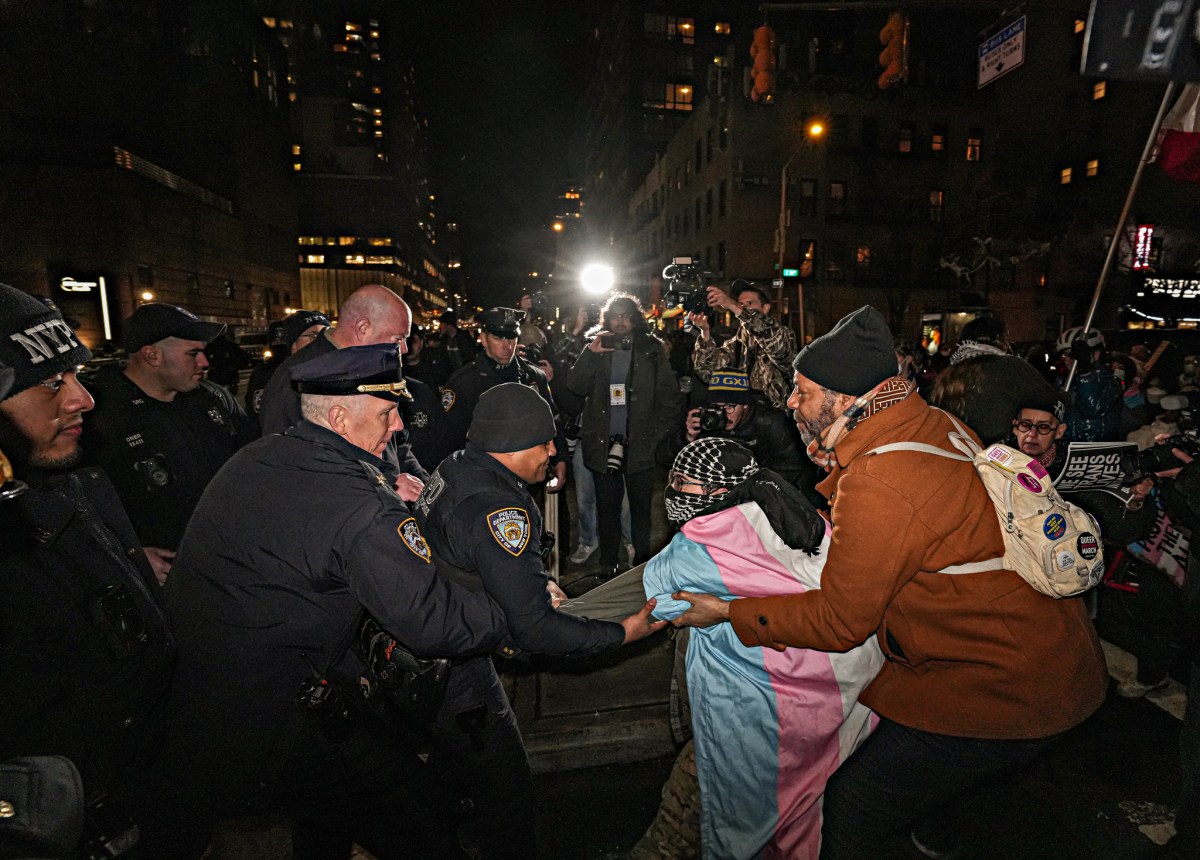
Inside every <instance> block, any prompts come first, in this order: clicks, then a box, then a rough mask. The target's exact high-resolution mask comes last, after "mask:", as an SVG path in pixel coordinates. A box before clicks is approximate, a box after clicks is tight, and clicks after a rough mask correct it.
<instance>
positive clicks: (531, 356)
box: [521, 343, 542, 364]
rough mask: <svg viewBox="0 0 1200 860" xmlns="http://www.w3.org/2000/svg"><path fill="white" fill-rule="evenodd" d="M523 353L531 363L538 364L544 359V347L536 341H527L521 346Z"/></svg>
mask: <svg viewBox="0 0 1200 860" xmlns="http://www.w3.org/2000/svg"><path fill="white" fill-rule="evenodd" d="M521 355H522V356H523V357H524V358H525V360H526V361H528V362H529V363H530V364H537V363H538V362H539V361H541V360H542V348H541V347H540V346H538V345H537V344H536V343H527V344H525V345H524V346H523V347H521Z"/></svg>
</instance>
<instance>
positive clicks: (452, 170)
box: [406, 0, 587, 307]
mask: <svg viewBox="0 0 1200 860" xmlns="http://www.w3.org/2000/svg"><path fill="white" fill-rule="evenodd" d="M412 5H413V7H415V8H414V10H413V12H412V14H411V15H407V16H406V22H408V23H409V24H410V25H412V26H415V27H417V28H418V30H419V33H420V37H419V43H420V44H423V45H424V46H425V47H424V49H423V50H421V51H419V52H418V53H417V55H416V58H415V62H416V74H417V87H418V90H417V91H418V97H419V99H420V104H419V106H418V109H419V110H422V111H423V112H424V114H425V115H427V116H428V117H429V121H430V128H429V144H430V153H429V156H430V166H431V168H432V171H433V180H434V186H435V188H437V189H438V191H437V193H438V195H439V200H438V202H439V206H438V213H439V217H441V218H442V219H443V220H457V221H458V223H459V224H460V230H461V232H462V242H463V271H464V273H465V274H466V277H467V290H468V291H469V293H470V295H471V297H472V298H473V299H474V300H475V301H476V302H477V303H479V304H482V305H483V306H484V307H487V306H488V304H489V303H493V304H494V303H497V302H501V301H506V302H508V301H514V300H515V299H516V298H517V293H518V291H519V290H520V288H521V287H520V282H521V279H522V277H523V276H524V275H525V274H526V273H527V272H529V271H531V270H535V269H538V268H539V267H540V268H543V269H544V268H545V265H544V264H545V259H544V257H543V256H542V255H543V254H544V249H545V247H546V246H547V245H548V241H547V240H548V235H547V233H546V224H547V222H548V221H549V219H550V217H551V216H552V214H553V212H554V209H555V197H556V195H557V194H558V193H559V191H560V186H561V185H562V184H563V183H564V182H566V181H569V180H571V179H574V178H577V174H575V173H574V172H573V169H572V165H571V161H570V157H569V156H570V153H569V148H570V147H569V144H570V139H571V133H572V130H573V127H574V122H575V117H576V114H577V104H578V101H579V99H580V98H581V97H582V93H583V88H584V86H585V84H586V80H587V69H586V68H585V67H584V61H583V60H584V56H585V53H586V51H585V45H586V42H585V23H584V17H585V8H586V4H585V3H583V2H579V0H569V2H563V3H544V2H529V0H517V2H507V3H495V4H486V5H485V4H480V3H475V2H463V0H450V2H438V3H416V4H412Z"/></svg>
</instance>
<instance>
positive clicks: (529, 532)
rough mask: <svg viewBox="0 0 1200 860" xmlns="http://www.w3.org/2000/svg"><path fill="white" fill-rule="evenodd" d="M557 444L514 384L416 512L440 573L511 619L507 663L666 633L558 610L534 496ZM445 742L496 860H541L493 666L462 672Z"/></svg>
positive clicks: (450, 696)
mask: <svg viewBox="0 0 1200 860" xmlns="http://www.w3.org/2000/svg"><path fill="white" fill-rule="evenodd" d="M555 433H556V430H555V426H554V416H553V415H552V414H551V412H550V407H549V406H548V405H547V403H546V401H545V400H543V399H542V398H541V397H540V396H539V395H538V393H537V392H536V391H535V390H534V389H532V388H529V387H527V386H524V385H521V384H519V383H513V382H510V383H501V384H500V385H497V386H495V387H493V388H490V389H488V390H487V391H486V392H484V393H483V394H482V395H481V396H480V397H479V403H478V405H477V406H476V407H475V410H474V416H473V417H472V420H471V427H470V431H469V432H468V434H467V444H466V448H465V449H464V450H462V451H458V452H456V453H454V454H452V455H451V456H450V457H448V458H447V459H446V460H444V461H442V464H441V465H440V466H439V467H438V468H437V470H436V471H435V472H434V473H433V475H432V476H431V477H430V479H429V483H428V484H427V485H426V486H425V490H424V491H423V492H422V493H421V496H420V498H419V499H418V500H417V504H416V514H417V518H418V521H419V522H420V524H421V527H422V531H423V532H424V533H425V535H426V536H427V537H428V540H429V543H430V546H431V547H432V548H433V552H434V556H435V558H436V559H437V563H438V570H439V571H441V572H444V573H446V575H447V576H448V577H452V578H454V579H457V580H459V581H461V582H463V584H464V585H466V586H468V587H469V588H472V589H483V590H485V591H486V593H487V594H488V595H490V596H491V598H492V599H493V600H495V601H496V602H497V603H498V604H499V605H500V606H501V608H503V610H504V614H505V616H506V617H507V619H508V629H509V632H510V634H511V635H512V638H513V646H515V648H514V647H509V648H506V649H504V650H503V651H502V652H501V653H503V654H504V655H505V656H512V655H513V654H514V653H515V649H516V648H519V649H522V650H524V651H532V652H540V653H545V654H558V655H564V656H575V657H578V656H584V655H587V654H594V653H597V652H600V651H605V650H608V649H611V648H616V647H618V646H619V645H621V644H622V643H624V642H631V641H634V640H636V639H641V638H642V637H644V636H646V635H648V634H649V633H651V632H652V631H653V630H655V629H658V628H659V627H661V626H662V624H661V623H653V624H652V623H651V621H650V617H649V613H650V611H651V610H652V609H653V606H654V601H650V602H649V603H647V604H646V605H645V606H644V607H643V608H642V611H641V612H639V613H637V614H635V615H631V616H629V617H628V618H626V619H625V620H624V621H623V622H622V623H621V624H616V623H613V622H609V621H591V620H586V619H583V618H578V617H576V616H573V615H568V614H566V613H561V612H558V611H557V610H556V609H554V607H553V605H552V601H553V600H554V598H552V596H551V594H550V593H549V592H548V590H547V583H548V582H549V580H548V579H547V577H546V574H545V573H544V572H543V567H542V557H541V553H540V552H539V550H540V549H541V548H542V547H543V540H542V539H543V537H544V535H543V533H542V521H541V515H540V513H539V511H538V508H537V506H536V505H535V504H534V503H533V498H532V497H531V496H530V495H529V485H530V484H536V483H538V482H540V481H542V480H544V479H545V477H546V470H547V468H548V464H549V462H550V459H551V458H552V457H553V456H554V441H553V440H554V436H555ZM555 591H556V592H557V587H555ZM557 593H558V594H559V595H560V596H561V592H557ZM434 731H435V733H436V734H437V735H438V737H439V738H440V739H441V740H443V741H445V742H446V743H447V744H448V747H449V754H450V756H451V758H452V760H454V761H455V762H456V764H457V765H458V766H457V768H456V770H458V771H460V772H461V773H463V774H464V775H465V776H466V779H467V783H468V784H467V788H468V790H469V791H470V792H471V793H472V794H473V796H474V799H475V801H476V802H477V803H478V804H479V808H480V828H481V831H482V832H481V838H480V843H481V844H482V846H483V848H484V850H485V853H486V854H487V856H495V857H513V858H517V857H521V858H527V857H533V856H534V855H535V852H534V843H533V816H532V814H531V813H532V800H533V798H532V791H533V786H532V779H531V776H530V772H529V763H528V761H527V759H526V756H525V747H524V743H523V742H522V740H521V733H520V730H519V729H518V728H517V722H516V718H515V717H514V715H513V712H512V709H511V708H510V707H509V704H508V699H507V697H506V696H505V695H504V688H503V687H502V686H501V684H500V680H499V678H498V677H497V676H496V670H495V668H494V667H493V665H492V662H491V660H490V659H489V658H487V657H477V658H475V659H472V660H469V661H467V662H465V663H463V664H461V665H458V666H455V667H454V669H453V671H452V672H451V675H450V687H449V689H448V690H447V695H446V701H445V703H444V704H443V706H442V710H441V712H440V713H439V715H438V717H437V720H436V723H435V726H434ZM456 739H457V742H456Z"/></svg>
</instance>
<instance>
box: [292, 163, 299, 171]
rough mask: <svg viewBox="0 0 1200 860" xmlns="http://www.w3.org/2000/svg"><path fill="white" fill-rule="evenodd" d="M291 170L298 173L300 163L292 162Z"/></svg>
mask: <svg viewBox="0 0 1200 860" xmlns="http://www.w3.org/2000/svg"><path fill="white" fill-rule="evenodd" d="M292 170H294V171H296V172H299V171H300V162H299V161H293V162H292Z"/></svg>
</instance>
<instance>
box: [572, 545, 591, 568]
mask: <svg viewBox="0 0 1200 860" xmlns="http://www.w3.org/2000/svg"><path fill="white" fill-rule="evenodd" d="M595 551H596V544H592V545H591V546H588V545H587V544H583V543H581V544H580V545H579V546H577V547H575V551H574V552H573V553H571V558H570V561H571V564H583V563H584V562H585V561H587V560H588V559H589V558H591V557H592V553H594V552H595Z"/></svg>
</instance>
